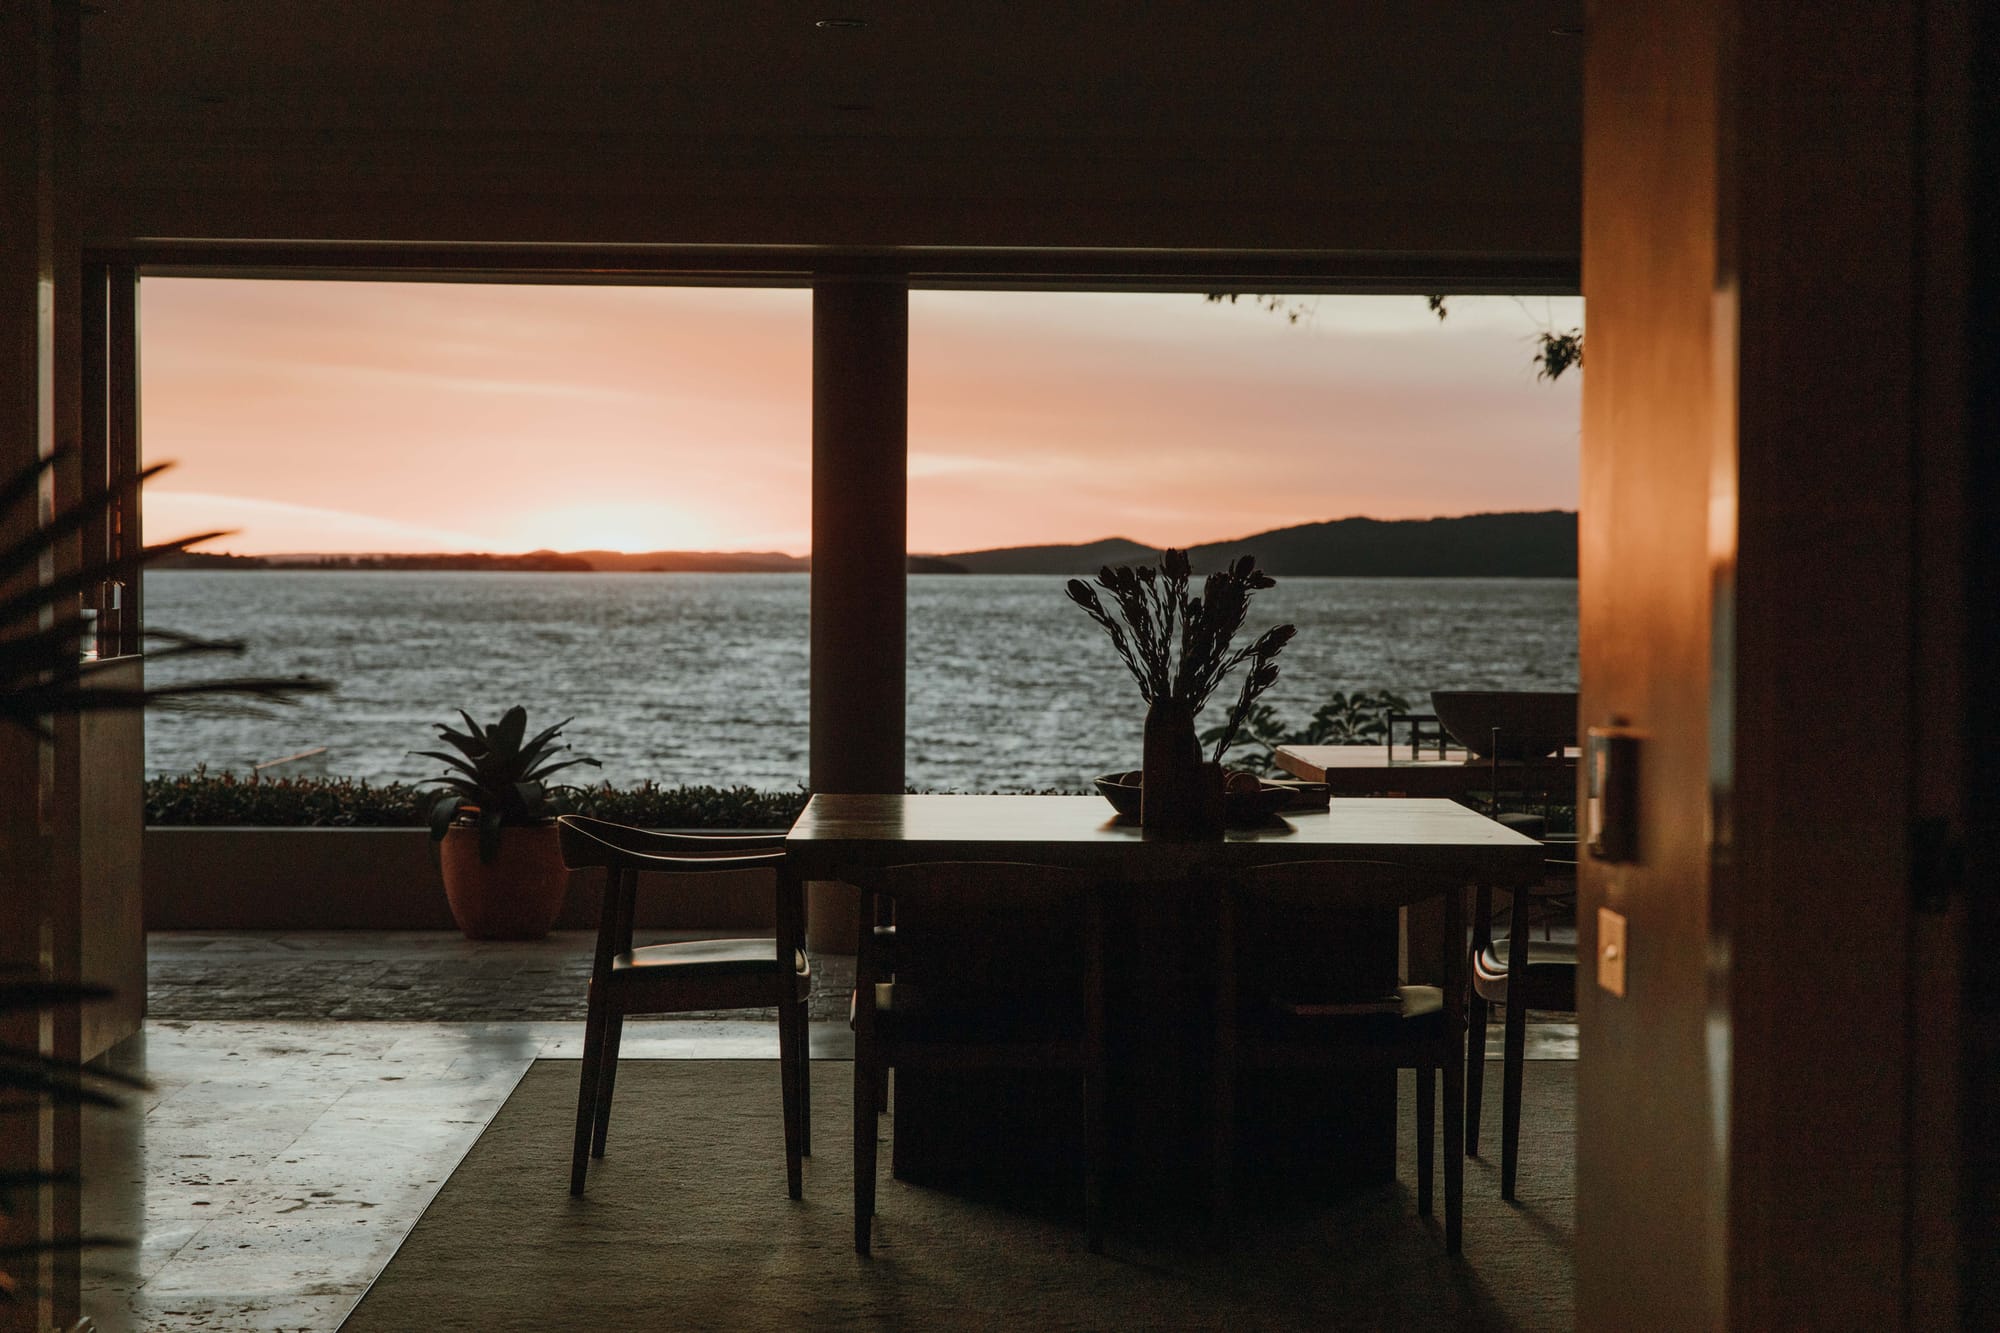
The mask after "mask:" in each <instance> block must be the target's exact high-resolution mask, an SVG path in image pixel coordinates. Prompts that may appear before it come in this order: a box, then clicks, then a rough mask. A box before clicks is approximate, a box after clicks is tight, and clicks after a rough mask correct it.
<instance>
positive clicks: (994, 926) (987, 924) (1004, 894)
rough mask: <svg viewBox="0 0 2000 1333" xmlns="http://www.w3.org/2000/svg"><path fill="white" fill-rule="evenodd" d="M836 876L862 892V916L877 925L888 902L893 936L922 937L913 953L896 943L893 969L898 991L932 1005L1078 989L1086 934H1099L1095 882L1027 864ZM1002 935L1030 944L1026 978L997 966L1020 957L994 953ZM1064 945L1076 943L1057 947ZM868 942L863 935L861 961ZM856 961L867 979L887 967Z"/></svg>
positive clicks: (924, 865)
mask: <svg viewBox="0 0 2000 1333" xmlns="http://www.w3.org/2000/svg"><path fill="white" fill-rule="evenodd" d="M843 876H844V878H846V879H847V880H848V882H849V883H851V884H853V885H854V886H855V888H857V889H859V890H860V891H861V895H862V902H861V918H860V919H861V920H863V921H872V920H879V919H881V918H882V916H883V915H884V914H883V913H882V912H881V910H880V909H881V906H882V905H883V904H889V905H891V907H892V915H893V918H894V921H895V927H896V934H897V936H898V937H899V938H900V939H910V938H921V939H922V940H923V942H924V943H923V947H922V948H920V949H905V948H902V947H900V946H899V947H898V948H897V950H896V960H895V964H894V968H893V970H894V973H895V977H896V980H897V982H898V984H899V985H907V986H909V987H911V988H913V989H915V990H917V991H919V992H921V993H923V994H925V995H926V996H927V997H929V999H930V1001H931V1002H932V1003H935V1004H949V1003H952V1002H953V1000H954V998H956V1000H958V1001H961V1002H964V1003H968V1004H970V1003H974V1002H981V1003H984V1002H991V1001H993V1000H995V999H997V998H999V997H1002V996H1023V995H1029V994H1041V995H1044V996H1053V995H1080V994H1082V992H1083V989H1084V987H1085V984H1086V982H1087V980H1088V978H1087V975H1086V972H1087V960H1088V959H1089V958H1091V957H1092V956H1093V951H1092V949H1091V936H1092V932H1093V931H1094V930H1096V929H1099V926H1098V924H1097V923H1098V920H1099V918H1098V916H1097V914H1096V913H1095V912H1094V911H1093V910H1092V905H1091V904H1092V894H1093V891H1094V890H1095V888H1096V883H1095V881H1094V880H1092V879H1091V878H1090V877H1089V876H1087V875H1084V874H1082V873H1080V872H1078V871H1075V870H1071V869H1069V868H1067V867H1063V866H1051V865H1040V864H1034V863H1027V862H1014V861H932V862H912V863H907V864H903V865H895V866H882V867H870V868H862V867H856V868H854V869H853V870H851V871H846V872H843ZM866 934H869V935H870V936H872V932H867V933H866ZM1008 937H1013V938H1016V939H1029V940H1033V941H1036V942H1037V943H1036V945H1035V947H1034V948H1033V949H1032V954H1033V956H1035V958H1036V960H1037V961H1036V967H1035V969H1034V972H1033V974H1032V975H1029V976H1023V975H1020V974H1019V973H1018V972H1017V971H1013V970H1003V969H1002V968H1001V967H1000V966H999V965H998V964H997V962H996V959H998V958H1005V957H1012V958H1017V959H1018V958H1020V957H1021V956H1022V951H1021V950H1019V949H1011V948H1009V949H995V947H994V940H995V939H996V938H1008ZM1065 939H1066V940H1070V941H1073V942H1074V947H1063V946H1062V944H1061V941H1063V940H1065ZM874 945H875V939H874V938H864V940H863V942H862V948H863V951H864V955H865V954H867V953H868V952H869V951H870V950H871V949H872V948H873V947H874ZM861 963H862V965H863V970H864V971H869V972H871V973H872V974H876V975H881V974H883V973H885V972H886V971H887V970H888V969H887V968H886V967H885V966H884V964H883V962H882V961H881V960H878V959H874V958H869V957H866V956H864V957H863V959H862V960H861ZM870 964H874V966H873V967H872V968H870V967H869V965H870Z"/></svg>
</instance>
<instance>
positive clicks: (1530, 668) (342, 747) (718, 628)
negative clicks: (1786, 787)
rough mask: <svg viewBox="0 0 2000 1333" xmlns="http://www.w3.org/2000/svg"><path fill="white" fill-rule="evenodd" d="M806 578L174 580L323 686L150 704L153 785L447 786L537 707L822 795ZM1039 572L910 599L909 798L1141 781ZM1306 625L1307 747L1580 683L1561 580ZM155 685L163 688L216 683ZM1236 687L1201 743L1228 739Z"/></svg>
mask: <svg viewBox="0 0 2000 1333" xmlns="http://www.w3.org/2000/svg"><path fill="white" fill-rule="evenodd" d="M807 578H808V576H806V575H789V574H774V575H764V574H499V573H455V572H445V573H437V572H394V573H391V572H373V571H368V572H353V571H349V572H341V571H328V572H318V571H285V570H272V571H246V572H234V571H207V570H168V571H156V572H153V573H150V574H148V575H147V576H146V586H145V594H146V616H147V620H148V621H149V622H150V623H152V624H154V625H158V626H162V627H166V628H170V629H175V630H181V631H185V632H188V633H195V634H203V635H214V636H218V637H232V638H241V639H244V640H246V641H248V643H249V647H250V651H249V652H248V654H246V656H245V657H244V658H243V659H241V660H239V661H237V662H235V663H233V664H231V666H230V667H229V668H228V669H229V670H230V671H231V672H232V674H233V673H235V672H244V673H255V674H259V675H281V676H283V675H311V676H320V677H324V678H326V679H328V680H331V681H333V682H334V683H335V685H336V687H337V688H336V690H335V691H334V693H332V694H330V695H325V696H318V697H314V698H309V699H307V700H305V701H303V702H301V703H299V704H297V705H293V706H288V707H280V708H263V709H250V708H246V707H245V706H243V705H235V704H232V705H224V706H220V707H208V708H201V709H175V710H164V709H155V710H153V711H152V712H151V713H150V714H149V715H148V717H147V720H146V747H147V767H148V770H149V771H151V772H154V773H180V772H186V771H189V770H191V769H193V768H194V767H196V766H197V765H200V764H206V765H207V766H208V768H209V771H211V772H217V771H221V770H225V769H227V770H232V771H235V772H238V773H241V772H245V771H247V770H248V769H249V767H250V766H251V765H253V764H256V763H260V762H264V761H268V760H272V759H277V758H280V757H282V756H285V755H290V754H295V753H298V752H300V751H304V750H309V749H313V748H315V747H319V746H324V747H326V750H327V754H326V756H325V759H326V765H325V771H326V772H328V773H330V774H334V775H344V776H349V777H356V778H366V779H368V780H369V781H372V782H382V781H390V780H395V779H403V780H409V781H414V780H416V779H420V778H425V777H429V776H431V775H432V774H433V773H434V772H435V771H436V769H437V765H436V764H435V763H434V762H433V761H430V760H425V759H417V758H414V757H412V756H411V755H410V753H409V752H410V751H412V750H417V749H426V748H430V747H431V742H432V740H433V733H432V731H431V729H430V726H429V724H430V723H432V722H441V721H451V722H454V724H455V713H454V710H455V709H458V708H464V709H466V710H468V711H469V712H471V713H472V714H473V715H474V716H475V717H477V718H479V719H480V720H481V721H486V720H490V719H491V718H492V717H494V716H497V715H498V714H499V713H500V712H501V711H502V710H504V709H505V708H507V707H509V706H510V705H513V704H516V703H519V704H525V705H526V706H527V708H528V720H529V724H530V726H531V727H539V726H542V725H546V724H548V723H553V722H557V721H560V720H562V719H563V718H566V717H571V716H574V718H575V721H574V722H572V723H571V724H570V725H569V727H568V729H567V731H566V733H565V735H566V738H567V739H568V740H569V741H570V742H571V743H572V744H573V745H574V747H575V748H576V750H577V751H578V752H580V753H587V754H590V755H593V756H595V757H596V758H598V759H599V760H601V761H602V763H603V768H602V769H598V770H593V769H581V770H575V771H576V772H580V773H582V774H584V775H585V779H584V780H588V781H597V780H604V781H610V782H612V783H614V784H617V785H620V786H625V785H630V784H634V783H637V782H640V781H644V780H646V779H652V780H654V781H657V782H661V783H665V784H669V785H673V784H680V783H709V784H715V785H724V786H726V785H733V784H737V783H742V784H747V785H750V786H754V787H760V788H767V789H792V788H797V787H802V786H804V785H805V783H806V776H807V758H806V756H807V735H806V727H807V703H806V680H807V623H808V582H807ZM1062 583H1063V580H1062V579H1060V578H1051V577H1044V576H1039V575H991V576H963V575H913V576H911V578H910V581H909V645H908V653H907V664H908V665H907V669H908V698H909V704H908V734H909V751H908V755H909V757H908V768H907V777H908V780H909V782H910V783H911V784H912V785H914V786H917V787H921V788H926V789H936V790H974V791H1015V790H1036V789H1044V788H1051V787H1062V788H1076V787H1082V786H1085V785H1087V783H1088V781H1089V779H1090V777H1091V776H1092V775H1094V774H1097V773H1102V772H1106V771H1109V770H1112V769H1118V768H1129V767H1136V766H1137V764H1138V756H1139V736H1140V726H1141V723H1142V721H1143V714H1144V705H1143V704H1142V703H1141V702H1140V699H1139V695H1138V691H1137V689H1136V687H1135V686H1134V685H1133V683H1132V681H1131V679H1130V677H1128V676H1127V675H1126V673H1125V669H1124V667H1123V666H1122V665H1121V664H1120V663H1119V661H1118V659H1117V657H1116V655H1115V654H1114V652H1113V651H1112V648H1111V645H1110V644H1109V643H1108V642H1106V641H1105V639H1104V637H1103V635H1102V633H1101V632H1100V631H1099V630H1098V629H1097V628H1096V626H1094V625H1092V624H1091V623H1090V622H1089V621H1088V620H1087V619H1086V618H1085V616H1084V615H1083V613H1082V612H1081V611H1079V610H1078V609H1077V608H1076V607H1074V606H1072V605H1070V604H1069V603H1068V602H1067V601H1066V600H1065V599H1064V597H1063V594H1062ZM1283 621H1290V622H1291V623H1293V624H1296V625H1297V626H1298V629H1299V633H1298V637H1297V638H1296V639H1294V640H1293V641H1292V643H1291V645H1290V646H1289V647H1288V648H1287V649H1286V650H1285V653H1284V656H1283V657H1282V658H1281V659H1280V665H1281V667H1282V670H1283V675H1282V677H1281V678H1280V680H1279V682H1278V684H1277V685H1276V686H1275V687H1274V688H1273V689H1272V691H1271V692H1270V693H1269V694H1268V695H1267V696H1266V699H1267V700H1268V701H1269V702H1270V703H1272V704H1273V705H1274V706H1275V707H1276V710H1277V712H1278V714H1279V716H1280V717H1281V718H1283V719H1284V720H1285V721H1286V722H1287V723H1288V724H1289V725H1294V726H1303V725H1304V724H1305V722H1306V721H1307V720H1308V719H1309V718H1310V717H1311V715H1312V711H1313V709H1314V708H1316V707H1317V706H1318V705H1319V704H1320V703H1321V702H1323V701H1324V700H1325V698H1326V697H1327V695H1328V694H1330V693H1331V692H1332V691H1334V690H1349V691H1352V690H1355V689H1391V690H1394V691H1396V692H1398V693H1401V694H1404V695H1406V696H1407V697H1409V698H1410V699H1411V700H1412V701H1413V702H1416V703H1418V704H1419V705H1422V704H1423V703H1424V702H1425V701H1426V698H1427V696H1428V694H1429V692H1430V691H1431V690H1433V689H1522V690H1569V689H1575V688H1576V681H1577V646H1576V583H1575V581H1574V580H1559V579H1323V578H1322V579H1315V578H1293V579H1281V580H1279V583H1278V586H1277V587H1276V588H1273V589H1271V590H1269V591H1266V592H1263V593H1260V594H1258V596H1257V598H1256V600H1255V601H1254V602H1253V603H1252V606H1251V612H1250V618H1249V621H1248V623H1247V624H1246V627H1245V633H1244V640H1243V641H1244V642H1247V641H1248V639H1249V637H1250V636H1251V635H1254V634H1255V633H1257V632H1259V631H1261V630H1263V629H1264V628H1266V627H1267V626H1269V625H1273V624H1277V623H1280V622H1283ZM221 669H222V667H221V664H219V663H217V662H215V661H213V660H210V661H205V662H204V661H200V660H198V659H197V660H196V661H193V662H189V663H177V662H174V661H172V660H165V661H161V662H158V663H156V664H152V665H149V667H148V671H149V678H150V679H151V680H152V681H153V682H154V683H163V682H165V681H169V680H173V679H176V678H178V677H180V676H182V675H184V674H187V675H191V674H196V673H202V674H216V673H218V671H219V670H221ZM1233 688H1234V684H1233V682H1232V683H1231V684H1229V685H1225V686H1224V689H1223V690H1222V691H1219V692H1218V699H1217V701H1216V702H1215V703H1213V704H1211V706H1210V710H1209V714H1205V715H1204V717H1203V719H1202V722H1203V724H1206V723H1208V722H1209V721H1211V720H1212V718H1211V715H1215V717H1217V718H1219V710H1220V709H1221V707H1222V706H1223V704H1224V703H1225V702H1226V700H1224V699H1223V698H1221V696H1222V695H1223V694H1225V693H1226V694H1229V696H1230V697H1233Z"/></svg>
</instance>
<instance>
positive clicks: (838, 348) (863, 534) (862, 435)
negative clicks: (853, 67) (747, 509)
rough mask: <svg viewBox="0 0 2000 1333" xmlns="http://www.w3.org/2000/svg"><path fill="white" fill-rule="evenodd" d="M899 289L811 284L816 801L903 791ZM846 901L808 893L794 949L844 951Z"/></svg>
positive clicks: (902, 341) (903, 324)
mask: <svg viewBox="0 0 2000 1333" xmlns="http://www.w3.org/2000/svg"><path fill="white" fill-rule="evenodd" d="M909 333H910V311H909V288H908V286H907V284H905V283H904V282H902V281H900V280H894V279H890V280H885V279H875V278H822V279H820V280H819V281H818V282H816V283H815V284H814V285H813V483H812V485H813V494H812V532H813V542H812V545H813V550H812V677H811V680H812V684H811V691H812V697H811V715H812V735H811V764H810V769H811V774H810V781H811V785H812V789H813V790H814V791H816V792H899V791H901V790H903V693H904V685H903V655H904V654H903V648H904V575H905V573H906V571H907V569H908V555H907V553H906V552H905V549H904V547H905V542H906V539H907V536H908V523H907V515H908V475H909V466H908V462H909V458H908V456H909V440H908V424H909V341H910V337H909ZM854 919H855V897H854V893H853V891H852V890H851V889H848V888H847V887H846V886H845V885H840V884H831V883H825V884H812V885H808V886H807V896H806V922H807V925H806V940H807V943H808V944H809V945H810V946H811V947H812V948H813V949H816V950H823V951H826V952H833V953H851V952H853V950H854V933H853V932H854Z"/></svg>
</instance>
